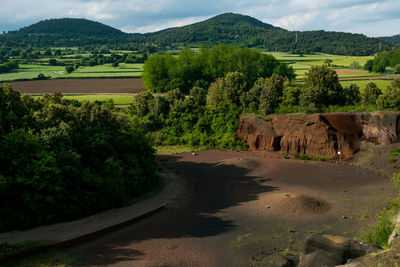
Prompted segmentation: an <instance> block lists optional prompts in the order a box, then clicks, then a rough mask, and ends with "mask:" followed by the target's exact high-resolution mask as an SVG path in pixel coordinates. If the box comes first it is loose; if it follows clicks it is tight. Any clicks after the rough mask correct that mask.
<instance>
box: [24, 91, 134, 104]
mask: <svg viewBox="0 0 400 267" xmlns="http://www.w3.org/2000/svg"><path fill="white" fill-rule="evenodd" d="M32 97H34V98H40V97H42V95H34V96H32ZM63 98H65V99H71V100H78V101H79V102H83V101H89V102H92V103H93V102H96V101H106V100H109V99H112V100H113V102H114V104H115V105H129V104H131V103H132V102H133V98H134V96H133V95H128V94H123V95H121V94H99V95H97V94H93V95H64V94H63Z"/></svg>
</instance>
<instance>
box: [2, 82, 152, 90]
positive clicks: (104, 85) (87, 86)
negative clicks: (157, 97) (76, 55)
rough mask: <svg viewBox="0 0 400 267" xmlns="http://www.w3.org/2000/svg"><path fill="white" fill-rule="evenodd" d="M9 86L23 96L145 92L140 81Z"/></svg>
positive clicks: (46, 83)
mask: <svg viewBox="0 0 400 267" xmlns="http://www.w3.org/2000/svg"><path fill="white" fill-rule="evenodd" d="M9 84H11V85H12V87H13V88H14V90H16V91H18V92H20V93H23V94H43V93H56V92H61V93H63V94H121V93H125V94H136V93H139V92H141V91H144V90H146V89H145V87H144V84H143V80H142V79H56V80H40V81H21V82H10V83H9Z"/></svg>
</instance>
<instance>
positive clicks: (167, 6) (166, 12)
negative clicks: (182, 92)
mask: <svg viewBox="0 0 400 267" xmlns="http://www.w3.org/2000/svg"><path fill="white" fill-rule="evenodd" d="M226 12H234V13H240V14H245V15H249V16H253V17H255V18H257V19H259V20H261V21H263V22H265V23H269V24H273V25H275V26H279V27H281V28H285V29H288V30H300V31H304V30H327V31H345V32H353V33H363V34H365V35H368V36H388V35H395V34H400V0H381V1H370V0H364V1H361V0H289V1H282V0H200V1H199V0H196V1H187V0H186V1H185V0H0V31H8V30H17V29H19V28H20V27H23V26H28V25H30V24H33V23H36V22H38V21H40V20H43V19H50V18H63V17H74V18H87V19H91V20H96V21H99V22H102V23H104V24H107V25H110V26H113V27H115V28H118V29H120V30H122V31H125V32H141V33H144V32H152V31H156V30H160V29H164V28H169V27H174V26H182V25H186V24H190V23H193V22H198V21H201V20H204V19H207V18H210V17H212V16H215V15H218V14H221V13H226Z"/></svg>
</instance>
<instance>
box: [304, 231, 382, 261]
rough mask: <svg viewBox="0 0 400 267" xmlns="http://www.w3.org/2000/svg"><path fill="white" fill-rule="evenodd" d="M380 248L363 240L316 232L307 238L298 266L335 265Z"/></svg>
mask: <svg viewBox="0 0 400 267" xmlns="http://www.w3.org/2000/svg"><path fill="white" fill-rule="evenodd" d="M377 251H380V248H379V247H377V246H375V245H372V244H368V243H365V242H360V241H355V240H352V239H349V238H345V237H341V236H332V235H322V234H316V235H313V236H311V237H310V238H309V239H307V241H306V243H305V245H304V248H303V252H302V255H301V256H300V262H299V266H301V267H313V266H336V265H340V264H344V263H346V262H347V261H348V260H349V259H355V258H358V257H361V256H364V255H366V254H367V253H371V252H377Z"/></svg>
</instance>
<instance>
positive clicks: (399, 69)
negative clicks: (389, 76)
mask: <svg viewBox="0 0 400 267" xmlns="http://www.w3.org/2000/svg"><path fill="white" fill-rule="evenodd" d="M394 72H395V73H396V74H400V64H397V65H396V66H394Z"/></svg>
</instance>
